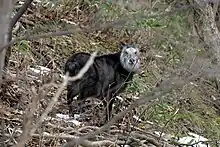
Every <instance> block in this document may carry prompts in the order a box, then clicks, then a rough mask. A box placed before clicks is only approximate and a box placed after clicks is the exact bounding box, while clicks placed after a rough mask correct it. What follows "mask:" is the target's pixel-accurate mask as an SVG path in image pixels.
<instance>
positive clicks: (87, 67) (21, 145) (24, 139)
mask: <svg viewBox="0 0 220 147" xmlns="http://www.w3.org/2000/svg"><path fill="white" fill-rule="evenodd" d="M96 55H97V51H96V52H94V53H92V54H91V57H90V58H89V60H88V61H87V62H86V64H85V66H84V67H83V68H82V69H81V70H80V71H79V73H78V74H77V75H76V76H75V77H71V78H69V77H68V73H67V74H66V76H65V77H64V80H63V82H62V84H61V86H60V87H59V89H58V91H57V92H56V93H55V96H54V97H53V98H52V100H51V102H50V103H49V104H48V106H47V108H46V109H45V111H44V113H43V114H42V115H41V116H40V118H39V119H38V120H37V122H36V124H35V125H34V126H33V128H32V129H31V130H30V132H29V134H30V135H29V136H32V134H34V133H35V131H36V130H37V129H38V127H39V126H40V125H41V123H42V122H43V121H44V119H45V118H46V117H47V115H48V114H49V113H50V112H51V110H52V108H53V106H54V105H55V104H56V103H57V101H58V98H59V96H60V94H61V93H62V91H63V89H64V88H65V86H66V85H67V83H68V80H69V79H70V80H77V79H80V78H82V76H83V75H84V74H85V73H86V71H87V70H88V69H89V67H90V66H91V65H92V64H93V62H94V59H95V56H96ZM23 136H24V137H23ZM29 136H27V135H26V134H23V135H22V137H21V138H22V140H21V141H20V142H19V143H18V144H17V145H16V146H17V147H23V146H24V144H25V142H27V140H28V139H29Z"/></svg>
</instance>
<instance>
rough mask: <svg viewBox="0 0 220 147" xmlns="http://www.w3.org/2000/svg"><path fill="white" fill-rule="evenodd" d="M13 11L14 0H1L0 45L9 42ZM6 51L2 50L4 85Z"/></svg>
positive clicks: (1, 62)
mask: <svg viewBox="0 0 220 147" xmlns="http://www.w3.org/2000/svg"><path fill="white" fill-rule="evenodd" d="M11 11H12V0H1V1H0V22H1V24H0V45H1V46H4V45H5V44H6V43H7V38H8V28H9V19H10V14H11ZM5 53H6V51H3V52H2V51H0V86H1V85H2V76H3V68H4V63H5Z"/></svg>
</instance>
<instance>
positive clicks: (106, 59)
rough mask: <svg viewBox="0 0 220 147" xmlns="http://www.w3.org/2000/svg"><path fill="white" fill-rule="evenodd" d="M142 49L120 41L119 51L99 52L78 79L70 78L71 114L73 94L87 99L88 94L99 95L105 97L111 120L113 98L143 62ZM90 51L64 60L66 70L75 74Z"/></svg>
mask: <svg viewBox="0 0 220 147" xmlns="http://www.w3.org/2000/svg"><path fill="white" fill-rule="evenodd" d="M139 56H140V53H139V50H138V49H137V48H135V47H134V46H131V45H125V44H121V46H120V51H119V52H117V53H113V54H107V55H102V56H97V57H96V58H95V60H94V63H93V65H92V66H91V67H90V68H89V70H88V71H87V72H86V73H85V74H84V76H83V78H82V79H80V80H77V81H74V82H72V81H69V83H68V85H67V103H68V105H69V112H70V114H71V112H72V107H71V103H72V101H73V97H75V96H76V95H78V98H77V100H85V99H86V98H88V97H96V98H98V99H100V100H102V101H103V104H104V106H105V108H106V120H109V118H110V117H111V112H112V104H113V101H114V99H112V98H114V97H115V96H116V95H118V94H119V93H121V92H123V91H124V90H125V88H126V87H127V83H128V81H130V80H132V77H133V74H134V73H135V72H136V71H137V70H138V69H139V66H140V59H139ZM89 57H90V54H88V53H84V52H81V53H76V54H74V55H73V56H71V57H70V58H69V59H68V60H67V62H66V64H65V73H66V72H69V75H70V76H74V75H76V74H77V73H78V72H79V71H80V69H81V68H82V67H83V66H84V65H85V64H86V62H87V60H88V59H89Z"/></svg>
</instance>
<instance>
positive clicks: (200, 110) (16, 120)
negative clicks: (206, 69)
mask: <svg viewBox="0 0 220 147" xmlns="http://www.w3.org/2000/svg"><path fill="white" fill-rule="evenodd" d="M80 2H81V1H78V3H75V2H72V1H68V0H64V1H62V2H57V3H56V4H55V5H54V6H53V3H52V2H47V3H40V2H35V5H32V6H31V7H30V8H29V9H28V11H27V12H26V13H25V15H24V16H22V18H21V19H20V20H19V22H18V23H17V25H16V28H15V30H14V34H13V37H19V36H22V35H33V34H34V35H37V34H41V33H45V32H50V31H51V30H56V31H57V30H70V29H74V26H80V27H82V28H85V27H87V26H90V25H91V24H93V23H97V22H100V23H102V21H106V20H108V21H109V20H114V19H116V18H117V17H118V16H123V15H124V14H125V13H126V14H130V13H132V11H131V12H130V11H128V10H126V9H122V8H121V7H120V10H119V9H118V8H116V7H111V6H110V5H108V4H102V3H92V2H91V3H90V2H83V3H82V2H81V3H80ZM46 4H47V5H46ZM20 5H21V4H19V3H18V4H17V7H19V6H20ZM140 7H142V5H139V6H137V8H135V9H140ZM155 7H156V6H155ZM151 9H152V8H149V9H148V10H147V11H149V12H150V11H151ZM95 14H96V15H95ZM97 14H98V15H97ZM97 16H99V17H97ZM96 17H97V18H96ZM185 17H187V16H186V14H185V13H184V14H179V15H175V16H167V17H166V18H163V19H162V18H159V19H156V21H155V20H154V19H151V20H149V21H147V20H145V21H142V22H139V23H138V24H139V27H137V28H134V29H133V28H132V27H130V26H129V25H128V27H127V28H126V27H125V28H122V29H120V27H121V26H120V23H119V26H118V27H119V29H117V28H108V29H102V30H100V31H91V32H90V33H83V32H81V33H74V34H71V35H66V36H59V37H48V38H43V39H36V40H31V41H26V40H23V41H20V42H17V43H15V45H14V46H13V47H12V55H11V57H10V62H9V63H10V64H9V67H8V71H9V72H10V74H9V75H8V76H9V78H8V79H7V80H6V83H5V84H4V85H3V87H4V91H1V95H0V98H1V99H0V108H1V109H0V110H1V111H0V120H1V125H2V127H1V128H2V129H1V134H2V135H1V136H0V144H2V145H3V146H9V145H12V144H15V143H17V141H18V140H17V139H18V136H20V135H21V133H22V130H23V128H26V127H27V126H26V125H27V122H29V121H28V120H33V122H37V120H38V119H39V117H40V115H41V114H43V113H44V112H45V109H46V108H47V106H48V104H49V103H50V102H51V100H52V99H53V98H54V96H55V95H56V92H57V91H58V90H59V85H60V84H61V82H62V76H63V67H64V63H65V61H66V59H67V58H68V57H69V56H70V55H71V54H73V53H76V52H79V51H85V52H90V53H92V52H94V51H95V50H97V49H98V50H99V53H98V54H100V55H101V54H104V53H111V52H115V51H117V43H118V42H119V41H133V42H135V43H137V44H138V47H139V48H140V49H141V50H142V55H141V56H142V66H141V72H140V73H138V74H137V75H135V77H134V80H133V81H132V82H131V83H130V86H129V87H128V89H127V90H126V91H125V92H124V93H123V94H120V95H119V96H118V99H117V102H116V103H115V104H114V111H113V113H114V115H117V114H118V113H119V112H121V111H123V110H125V109H126V108H127V107H128V106H129V105H130V104H131V103H132V102H133V101H135V100H136V99H138V98H139V97H140V95H141V94H143V93H146V92H148V91H150V90H151V89H153V88H155V87H156V86H157V85H158V84H159V83H160V82H161V80H162V79H163V77H164V75H166V74H167V73H166V72H167V70H170V71H171V70H172V69H175V68H176V67H178V66H179V64H180V62H181V61H182V59H183V54H184V53H183V52H184V51H186V48H188V49H189V48H195V49H196V50H199V49H200V47H199V46H196V47H195V46H194V45H192V44H193V43H192V42H191V40H190V38H187V37H188V36H184V35H183V34H187V33H186V32H189V30H186V29H185V26H186V25H185V26H184V23H183V22H184V19H185ZM94 18H96V19H94ZM93 19H94V20H96V22H94V20H93ZM131 21H132V20H131ZM129 28H130V29H129ZM164 28H166V29H164ZM183 38H184V39H183ZM40 69H41V70H42V71H41V70H40ZM51 83H53V84H51ZM164 97H166V98H165V99H163V100H161V101H159V102H155V103H151V104H146V105H143V106H140V107H138V108H135V111H132V112H130V113H128V114H126V115H125V116H124V117H123V118H121V119H120V120H119V121H117V122H115V123H114V125H112V126H111V127H110V129H109V131H105V132H103V133H101V134H99V135H97V136H94V138H91V140H90V141H91V142H94V143H97V142H96V141H101V140H102V141H103V140H105V141H106V140H107V143H106V142H105V144H107V145H109V144H111V143H114V144H117V145H119V146H123V145H129V146H162V145H165V146H184V145H185V146H186V144H187V142H186V141H184V138H182V137H186V136H189V133H191V136H192V135H193V133H194V134H198V135H201V136H204V137H205V138H208V140H206V139H204V140H202V141H199V142H197V141H198V140H197V141H194V142H196V143H195V145H196V144H200V145H201V146H202V143H204V144H205V143H209V144H211V145H212V146H218V145H219V146H220V143H219V141H220V140H219V138H220V98H219V97H220V94H219V90H218V87H217V86H216V85H215V84H213V82H210V81H203V82H201V81H199V80H196V81H193V82H190V83H189V84H186V85H184V86H183V87H182V88H180V89H178V90H176V91H173V92H171V93H169V94H167V95H165V96H164ZM75 104H76V107H77V102H75ZM33 110H34V112H35V113H33V116H27V114H29V113H30V114H31V112H32V111H33ZM103 112H104V108H103V107H102V103H101V102H100V101H98V100H96V99H88V100H87V102H86V103H85V109H84V112H83V113H81V114H76V115H75V117H74V118H70V117H69V116H68V107H67V105H66V89H65V90H63V91H62V93H61V95H60V96H59V98H58V102H57V103H56V105H55V106H54V107H53V109H52V111H51V112H50V113H49V115H48V116H47V117H46V118H44V122H43V123H42V125H41V126H40V127H39V128H38V129H37V131H36V132H35V133H34V134H33V135H32V138H30V139H29V141H28V143H27V145H26V146H62V145H63V144H64V142H66V141H67V140H69V139H73V138H74V137H75V136H83V135H86V134H87V133H90V132H92V131H97V130H99V129H100V124H101V121H102V120H103V118H104V115H105V114H104V113H103ZM33 122H31V123H33ZM25 126H26V127H25ZM33 127H34V125H33ZM26 129H27V128H26ZM194 136H195V135H194ZM195 138H196V137H195ZM201 138H202V137H200V139H201ZM185 139H188V142H190V141H191V140H190V139H191V138H185ZM178 141H179V142H178ZM181 141H182V142H181ZM194 142H193V141H192V142H191V143H190V144H193V143H194Z"/></svg>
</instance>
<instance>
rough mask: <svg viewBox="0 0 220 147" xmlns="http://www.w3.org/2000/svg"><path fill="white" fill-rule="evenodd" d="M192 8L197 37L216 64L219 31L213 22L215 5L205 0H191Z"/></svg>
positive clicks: (219, 61) (219, 48)
mask: <svg viewBox="0 0 220 147" xmlns="http://www.w3.org/2000/svg"><path fill="white" fill-rule="evenodd" d="M190 3H191V5H194V6H196V7H195V8H194V15H193V17H194V22H195V23H194V26H195V28H196V30H197V34H198V36H199V38H200V39H201V40H202V41H203V43H204V44H205V48H206V49H207V51H208V53H210V55H211V56H212V57H213V59H214V60H213V61H215V63H216V64H219V63H220V32H219V30H218V27H217V25H216V22H215V16H216V10H215V9H216V5H218V3H215V4H214V6H213V7H212V5H211V4H209V3H207V2H206V0H191V1H190Z"/></svg>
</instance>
